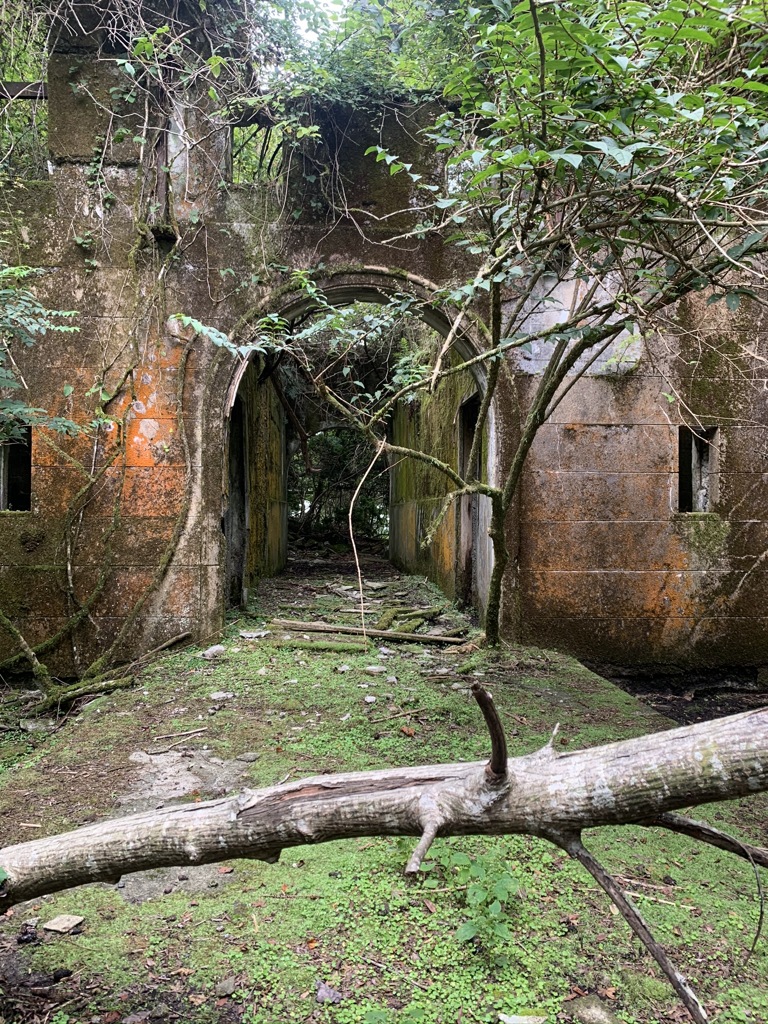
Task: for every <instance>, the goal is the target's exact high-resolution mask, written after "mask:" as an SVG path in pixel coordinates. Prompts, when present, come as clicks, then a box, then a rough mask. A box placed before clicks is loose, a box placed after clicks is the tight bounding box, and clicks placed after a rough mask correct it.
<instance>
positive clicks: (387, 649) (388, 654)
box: [379, 647, 396, 658]
mask: <svg viewBox="0 0 768 1024" xmlns="http://www.w3.org/2000/svg"><path fill="white" fill-rule="evenodd" d="M395 653H396V651H393V650H392V648H391V647H380V648H379V654H383V655H384V657H385V658H391V657H392V655H393V654H395Z"/></svg>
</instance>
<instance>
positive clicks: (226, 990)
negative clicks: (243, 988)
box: [216, 974, 237, 997]
mask: <svg viewBox="0 0 768 1024" xmlns="http://www.w3.org/2000/svg"><path fill="white" fill-rule="evenodd" d="M236 988H237V979H236V978H235V976H234V974H232V975H230V976H229V977H228V978H224V980H223V981H220V982H219V983H218V985H217V986H216V995H217V996H219V997H224V996H231V995H232V993H233V992H234V991H235V989H236Z"/></svg>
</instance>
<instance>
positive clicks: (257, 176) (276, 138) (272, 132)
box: [232, 124, 285, 185]
mask: <svg viewBox="0 0 768 1024" xmlns="http://www.w3.org/2000/svg"><path fill="white" fill-rule="evenodd" d="M284 143H285V136H284V135H283V132H282V131H281V130H280V129H279V128H278V127H276V126H273V125H259V124H256V125H246V126H244V127H237V126H236V127H235V128H233V130H232V182H233V183H234V184H235V185H250V184H253V183H255V182H265V181H275V180H277V179H278V178H279V177H280V176H281V174H282V172H283V166H284V160H285V152H284Z"/></svg>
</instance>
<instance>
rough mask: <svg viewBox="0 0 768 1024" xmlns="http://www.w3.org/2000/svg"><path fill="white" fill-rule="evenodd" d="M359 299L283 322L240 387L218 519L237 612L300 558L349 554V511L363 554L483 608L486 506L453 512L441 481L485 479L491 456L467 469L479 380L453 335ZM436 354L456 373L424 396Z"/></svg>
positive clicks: (406, 301) (346, 296) (412, 313)
mask: <svg viewBox="0 0 768 1024" xmlns="http://www.w3.org/2000/svg"><path fill="white" fill-rule="evenodd" d="M362 291H363V293H364V294H363V295H362V297H360V298H355V296H354V295H353V294H350V288H349V287H347V288H346V289H344V290H343V292H340V293H339V295H338V296H336V302H337V303H338V304H334V302H332V301H331V299H333V298H334V296H333V295H331V296H330V298H329V294H328V292H326V293H325V296H324V301H323V302H322V303H320V304H318V305H313V306H311V307H309V308H307V306H306V305H304V306H303V307H301V306H299V307H298V308H297V309H296V310H295V311H293V315H292V316H291V317H290V318H289V317H288V316H285V317H284V319H283V320H282V321H281V322H282V324H287V325H288V326H287V329H286V333H285V337H284V338H282V339H281V343H280V344H279V345H275V346H273V348H272V349H268V350H267V352H266V354H261V355H260V356H259V357H258V359H257V360H254V361H253V362H252V363H250V364H249V366H248V368H247V370H246V371H245V372H244V373H243V374H241V377H240V378H239V379H238V382H237V387H236V396H237V397H236V398H235V399H233V401H232V404H231V417H230V430H229V449H228V493H227V496H226V511H225V514H224V517H223V519H222V527H223V532H224V534H225V536H226V540H227V552H228V554H227V596H228V600H229V602H230V604H242V603H243V602H244V601H246V600H247V596H248V593H249V591H250V590H251V588H252V586H253V584H254V583H255V581H256V579H258V578H260V577H263V576H268V575H274V574H276V573H277V572H279V571H280V570H281V568H283V567H284V566H285V564H286V561H287V559H288V554H289V552H293V551H294V550H295V549H298V550H301V549H302V548H309V547H314V548H315V549H317V547H318V546H319V547H321V548H322V547H325V548H328V549H330V550H331V551H333V552H334V553H335V554H341V553H343V552H344V551H349V550H350V548H351V542H350V537H349V526H348V520H349V514H350V512H349V510H350V505H351V504H352V502H353V497H354V505H353V510H352V523H353V528H354V536H355V543H356V544H358V543H363V544H364V545H368V547H369V550H375V549H378V550H377V552H376V553H377V554H378V553H381V554H382V555H384V556H385V557H388V558H389V560H390V561H391V562H392V564H394V565H395V566H396V567H397V568H399V569H401V570H404V571H406V572H409V573H415V574H418V575H425V576H427V577H429V578H430V579H432V580H433V581H434V582H436V583H437V584H438V585H439V586H440V587H441V589H442V590H443V591H444V592H445V593H446V594H447V595H448V596H449V597H451V598H453V599H456V600H458V601H459V602H460V603H462V604H464V605H475V606H476V607H480V606H481V605H482V602H483V598H484V595H483V594H481V593H480V587H481V586H482V581H483V580H484V579H485V578H487V575H488V571H489V566H490V565H491V564H492V549H491V544H490V540H489V538H488V536H487V524H486V519H487V516H485V517H484V514H483V503H484V502H485V501H486V500H487V499H485V498H482V497H476V496H470V497H468V498H466V499H465V498H461V499H459V500H454V499H452V498H451V499H448V498H447V496H448V495H449V493H452V492H453V491H454V490H455V486H454V481H453V480H452V479H450V478H449V476H448V475H446V474H445V473H444V472H443V471H441V470H440V469H439V468H438V467H439V464H443V465H446V466H449V467H450V468H451V472H452V473H454V474H455V473H456V472H459V473H462V474H466V475H468V476H470V477H471V478H473V479H483V478H487V472H488V468H487V465H486V463H487V461H488V450H489V449H488V446H487V445H485V444H483V445H480V446H479V448H478V451H477V453H476V455H475V456H474V457H473V462H474V465H472V466H470V461H469V460H470V452H471V449H472V438H473V437H474V433H475V431H476V427H477V423H478V415H479V411H480V394H479V388H480V382H479V380H478V379H476V377H475V376H474V375H473V373H477V369H476V368H475V369H474V370H471V369H469V368H464V367H463V362H464V360H465V359H466V357H467V354H468V353H467V351H466V348H465V350H464V351H462V350H461V347H460V346H459V345H453V346H451V347H450V348H449V350H448V351H442V350H443V348H444V337H445V335H444V334H443V333H441V332H440V331H439V330H437V329H435V326H434V325H431V324H428V323H426V322H425V319H424V308H423V305H422V304H421V303H418V302H416V301H415V300H413V299H412V298H411V297H408V296H400V295H398V296H395V297H394V298H392V299H387V297H386V296H384V295H378V296H377V297H375V298H374V297H372V296H371V295H370V292H371V289H368V290H367V291H366V290H365V289H363V290H362ZM372 298H373V301H371V299H372ZM438 353H441V355H440V359H441V365H442V366H443V368H444V369H446V370H449V371H450V372H449V373H448V374H447V375H446V376H444V377H441V379H440V380H439V382H438V383H437V384H436V386H434V387H429V386H428V381H429V376H430V373H431V368H432V367H433V366H434V364H435V360H436V358H437V356H438ZM489 429H491V428H490V426H489V425H486V428H485V430H489ZM382 442H384V445H382ZM377 448H378V449H379V450H378V454H377ZM419 453H421V454H426V455H427V456H429V458H431V459H432V462H430V461H429V458H427V459H423V458H420V457H419ZM479 566H480V567H482V566H485V573H484V574H483V573H481V572H479V569H478V567H479ZM478 581H480V582H479V583H478Z"/></svg>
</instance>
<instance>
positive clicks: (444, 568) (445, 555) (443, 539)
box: [429, 502, 456, 596]
mask: <svg viewBox="0 0 768 1024" xmlns="http://www.w3.org/2000/svg"><path fill="white" fill-rule="evenodd" d="M429 557H430V561H431V563H432V565H431V573H430V575H432V574H434V578H435V579H436V581H437V583H438V586H440V588H441V589H442V590H444V591H445V592H446V593H447V594H448V595H449V596H452V595H453V592H454V589H455V582H456V581H455V578H454V571H455V567H456V503H455V502H454V503H453V504H452V505H451V507H450V509H449V510H448V512H447V513H446V516H445V518H444V519H443V521H442V523H441V524H440V526H439V527H438V529H437V532H436V533H435V536H434V539H433V540H432V543H431V544H430V546H429Z"/></svg>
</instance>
